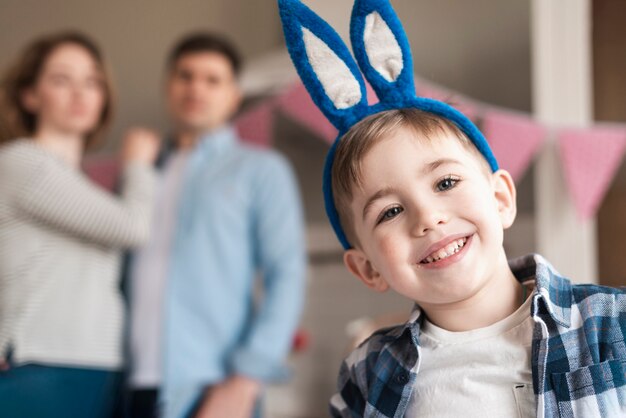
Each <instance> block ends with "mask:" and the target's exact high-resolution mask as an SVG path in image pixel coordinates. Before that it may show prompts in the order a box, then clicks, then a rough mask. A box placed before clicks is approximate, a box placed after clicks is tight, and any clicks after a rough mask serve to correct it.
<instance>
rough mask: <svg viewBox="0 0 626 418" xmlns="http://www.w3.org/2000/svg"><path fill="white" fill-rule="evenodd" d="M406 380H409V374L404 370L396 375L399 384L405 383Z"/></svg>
mask: <svg viewBox="0 0 626 418" xmlns="http://www.w3.org/2000/svg"><path fill="white" fill-rule="evenodd" d="M408 381H409V374H408V373H406V372H402V373H400V374H399V375H397V376H396V382H398V383H399V384H401V385H405V384H407V383H408Z"/></svg>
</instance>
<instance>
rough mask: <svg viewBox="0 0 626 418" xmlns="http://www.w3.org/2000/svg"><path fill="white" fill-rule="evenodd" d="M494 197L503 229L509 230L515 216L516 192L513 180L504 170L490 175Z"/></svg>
mask: <svg viewBox="0 0 626 418" xmlns="http://www.w3.org/2000/svg"><path fill="white" fill-rule="evenodd" d="M492 179H493V186H494V197H495V198H496V201H497V203H498V213H499V214H500V221H501V223H502V227H503V228H504V229H507V228H509V227H510V226H511V225H513V221H515V216H516V215H517V202H516V200H515V199H516V194H517V192H516V190H515V183H514V182H513V178H512V177H511V175H510V174H509V172H508V171H506V170H498V171H496V172H495V173H493V174H492Z"/></svg>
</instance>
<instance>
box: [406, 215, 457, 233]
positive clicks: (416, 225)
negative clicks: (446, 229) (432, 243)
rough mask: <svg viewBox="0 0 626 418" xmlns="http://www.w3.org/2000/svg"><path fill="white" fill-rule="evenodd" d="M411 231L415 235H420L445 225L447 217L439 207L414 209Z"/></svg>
mask: <svg viewBox="0 0 626 418" xmlns="http://www.w3.org/2000/svg"><path fill="white" fill-rule="evenodd" d="M413 219H414V221H413V226H412V228H411V229H412V233H413V235H415V236H418V237H421V236H424V235H426V234H427V233H428V232H430V231H432V230H434V229H436V228H437V227H439V226H441V225H445V224H446V223H447V222H448V217H447V215H446V214H445V213H444V211H442V210H439V209H421V210H418V211H416V213H415V216H414V217H413Z"/></svg>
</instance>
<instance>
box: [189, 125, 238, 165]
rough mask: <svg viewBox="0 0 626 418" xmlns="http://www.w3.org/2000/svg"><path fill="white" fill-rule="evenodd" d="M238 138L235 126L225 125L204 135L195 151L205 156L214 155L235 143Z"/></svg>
mask: <svg viewBox="0 0 626 418" xmlns="http://www.w3.org/2000/svg"><path fill="white" fill-rule="evenodd" d="M236 139H237V135H236V134H235V128H233V126H232V125H230V124H228V125H223V126H221V127H219V128H217V129H214V130H212V131H210V132H207V133H205V134H204V135H202V136H201V137H200V140H199V141H198V145H197V147H196V151H195V152H196V153H198V154H200V155H202V156H203V157H204V158H209V157H213V156H216V155H219V154H221V153H222V152H223V151H225V150H226V149H228V148H230V147H231V146H232V145H234V144H235V142H236Z"/></svg>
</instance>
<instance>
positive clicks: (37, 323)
mask: <svg viewBox="0 0 626 418" xmlns="http://www.w3.org/2000/svg"><path fill="white" fill-rule="evenodd" d="M155 180H156V179H155V173H154V171H153V169H152V168H151V167H149V166H146V165H141V164H129V165H127V166H126V167H125V169H124V172H123V179H122V184H123V186H122V194H121V197H116V196H113V195H111V194H110V193H108V192H106V191H104V190H103V189H101V188H99V187H98V186H95V185H94V184H92V183H91V182H90V181H89V180H88V179H87V178H86V177H85V176H84V175H83V174H82V173H81V172H80V171H78V170H77V169H75V168H73V167H70V166H69V165H67V164H66V163H64V162H63V161H62V160H61V159H59V158H58V157H56V156H55V155H53V154H51V153H49V152H47V151H46V150H45V149H43V148H41V147H40V146H38V145H37V144H35V143H34V142H33V141H31V140H28V139H20V140H16V141H13V142H11V143H8V144H6V145H3V146H2V147H0V359H1V358H3V357H5V356H6V355H7V353H8V352H9V351H12V359H13V362H14V363H15V364H24V363H40V364H52V365H68V366H80V367H95V368H104V369H116V368H119V367H120V366H121V363H122V355H121V354H122V349H121V347H122V344H121V337H122V327H123V322H124V318H123V316H124V309H123V304H122V300H121V295H120V293H119V285H118V278H119V269H120V262H121V253H122V250H123V249H125V248H129V247H133V246H137V245H139V244H141V243H143V242H144V241H145V240H146V239H147V238H148V234H149V225H150V211H151V208H152V199H153V195H154V188H155Z"/></svg>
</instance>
